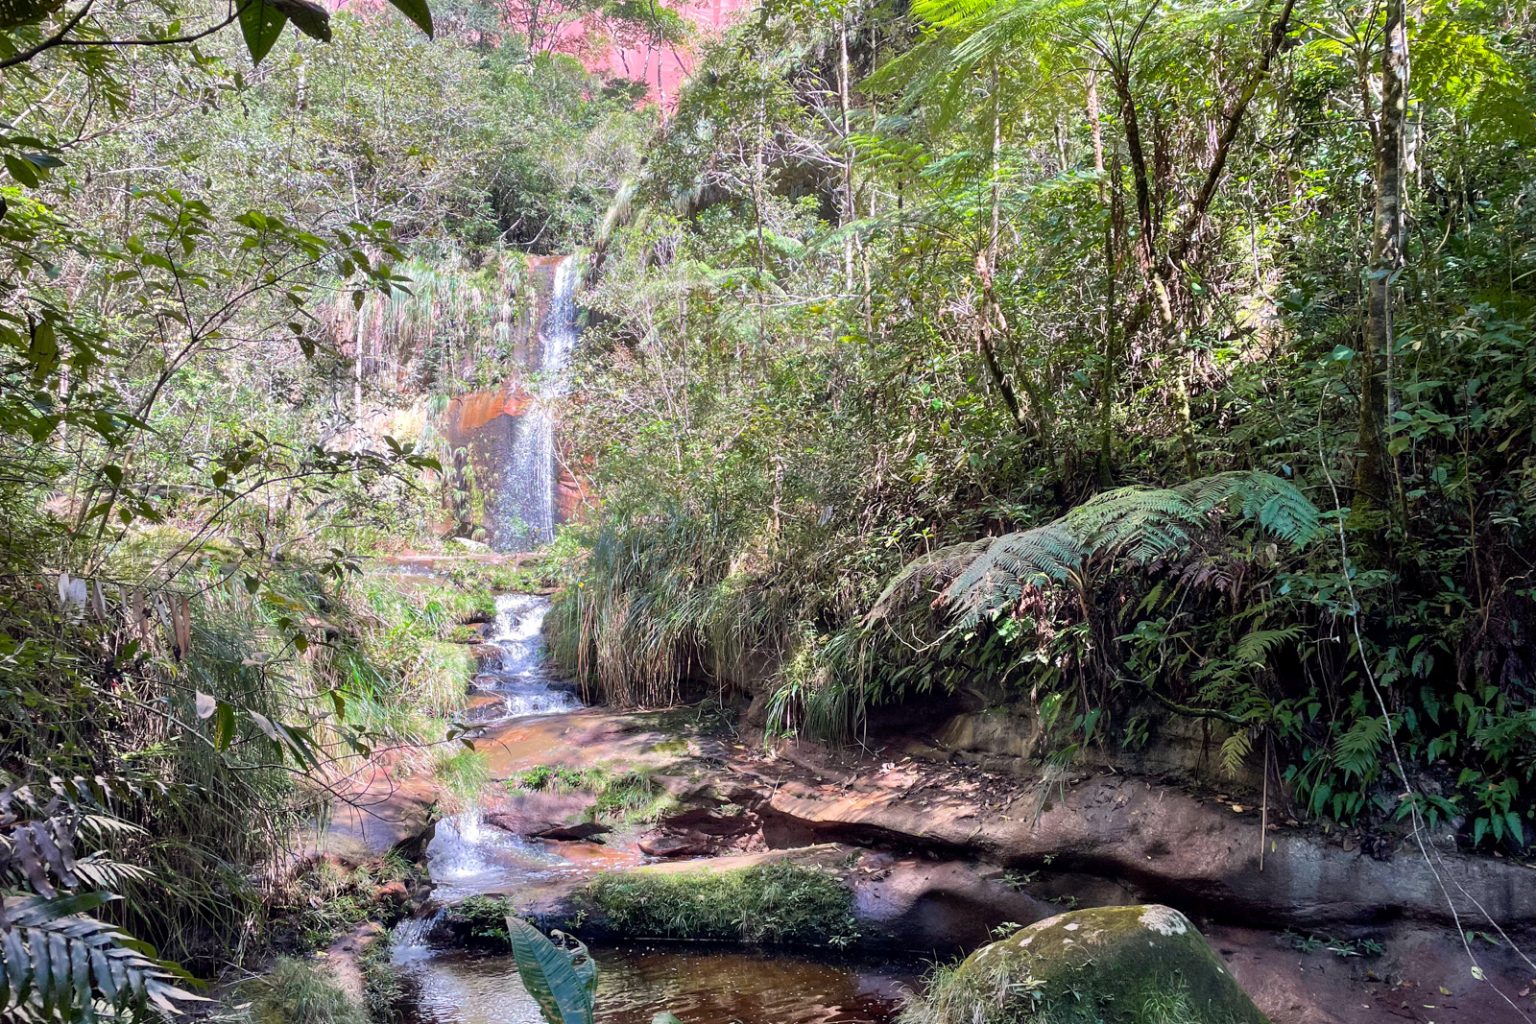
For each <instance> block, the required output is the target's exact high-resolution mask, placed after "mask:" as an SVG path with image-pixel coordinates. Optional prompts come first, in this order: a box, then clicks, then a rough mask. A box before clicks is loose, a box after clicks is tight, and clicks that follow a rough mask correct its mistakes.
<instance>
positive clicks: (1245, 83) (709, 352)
mask: <svg viewBox="0 0 1536 1024" xmlns="http://www.w3.org/2000/svg"><path fill="white" fill-rule="evenodd" d="M1409 13H1411V19H1410V18H1409V17H1408V15H1409ZM1530 40H1531V25H1530V23H1529V21H1528V20H1527V12H1525V11H1524V9H1523V8H1517V7H1514V6H1510V5H1504V4H1498V3H1482V2H1477V3H1428V4H1424V5H1419V6H1415V7H1414V8H1412V10H1411V12H1408V11H1405V9H1404V7H1403V5H1401V4H1393V3H1388V4H1385V5H1382V4H1343V5H1340V4H1332V5H1323V4H1313V3H1307V2H1304V0H1296V2H1289V0H1286V2H1282V0H1269V2H1262V0H1261V2H1253V3H1235V2H1196V3H1181V4H1174V5H1166V4H1165V5H1157V4H1144V3H1128V2H1119V0H1111V2H1108V3H1080V2H1075V0H916V2H914V3H912V5H911V7H910V10H908V9H906V8H904V7H902V6H895V7H893V6H890V5H887V4H883V3H861V2H850V3H838V4H806V3H798V2H795V0H780V2H774V3H769V4H767V5H765V8H764V10H763V12H762V14H761V16H760V17H759V18H757V19H756V20H755V21H754V22H753V23H752V24H750V25H747V26H744V27H742V28H741V29H739V30H738V31H736V32H735V33H734V34H732V35H731V36H730V37H729V38H727V39H725V40H723V41H722V42H721V43H720V44H719V45H717V46H715V47H714V48H712V49H711V50H710V51H709V52H708V54H707V56H706V58H705V60H704V63H703V66H702V68H701V70H700V72H699V73H698V74H697V75H696V77H695V80H694V82H693V84H692V86H691V88H690V89H689V90H688V92H687V93H686V94H685V95H684V96H683V97H682V100H681V103H680V105H679V108H678V110H677V114H676V117H675V118H674V119H673V120H672V121H671V122H670V123H669V124H668V125H667V126H666V129H665V130H664V131H663V132H662V133H661V134H660V135H659V137H658V139H657V143H656V146H655V147H654V149H653V150H652V152H651V155H650V158H649V160H648V161H647V163H646V165H645V167H644V169H643V172H642V173H641V174H640V175H639V176H638V178H637V180H636V181H635V183H634V184H633V186H632V187H631V188H630V189H629V190H627V191H626V192H625V193H624V194H623V195H622V196H621V200H622V202H621V203H620V204H619V205H617V206H616V207H615V209H614V210H613V211H612V212H611V215H610V218H609V221H608V224H607V227H608V228H609V229H610V230H607V231H605V232H603V233H602V234H600V236H599V238H598V239H597V240H596V262H597V264H598V268H599V269H598V273H597V280H596V285H595V287H594V288H593V289H592V291H591V294H590V296H589V298H588V301H589V303H590V305H591V307H592V308H593V310H594V311H595V313H596V314H597V316H596V317H595V318H594V319H595V324H594V327H593V329H592V330H590V331H589V332H588V339H589V346H588V363H587V369H586V377H585V380H584V388H583V390H582V391H581V394H580V396H579V401H580V406H579V414H572V415H570V416H568V420H569V421H571V422H573V423H575V424H576V425H577V431H578V433H577V436H576V437H575V438H574V440H573V447H574V448H575V449H576V450H577V451H578V452H579V453H580V455H581V457H582V458H584V459H585V460H586V465H587V466H588V468H589V471H590V473H591V474H592V476H593V479H594V481H595V484H596V489H597V491H598V492H599V493H601V494H602V496H603V499H604V505H603V508H602V512H601V515H600V516H598V517H597V518H596V520H595V521H593V522H591V523H590V524H588V525H587V526H586V527H584V528H583V533H582V541H583V546H584V550H583V552H582V553H581V555H580V557H579V558H578V559H576V560H575V561H574V562H573V563H572V568H571V570H570V574H571V582H572V584H573V585H572V586H570V587H568V588H567V590H566V591H565V592H564V595H563V596H562V598H561V604H560V607H559V609H558V612H559V615H558V620H559V624H560V628H561V637H560V639H561V650H562V655H563V657H565V658H566V659H567V660H568V661H569V662H570V663H571V664H572V665H573V666H574V667H575V668H577V669H578V670H579V671H581V672H582V673H583V674H584V675H585V676H586V677H587V678H588V679H589V680H590V681H591V682H592V683H594V684H595V685H597V686H599V687H601V689H602V690H603V692H605V693H607V694H608V695H609V696H610V697H611V698H612V699H615V700H619V701H624V702H639V701H647V700H667V699H672V698H674V697H675V696H676V695H677V693H678V692H679V690H680V687H682V686H683V685H684V684H686V683H688V682H690V681H697V680H701V679H703V680H713V681H715V682H716V683H718V684H720V685H732V684H734V685H737V686H741V687H743V688H746V689H748V690H750V691H754V692H758V691H759V690H760V687H759V686H758V684H757V681H758V680H761V679H765V678H766V679H768V680H769V681H770V689H771V690H772V691H773V692H772V694H771V697H770V699H769V701H768V705H767V710H768V712H769V719H768V721H769V725H770V727H771V728H776V729H779V730H788V731H797V732H801V733H806V732H809V733H814V734H821V735H843V736H847V735H850V734H854V733H856V732H857V731H858V730H859V729H860V728H861V723H863V722H864V721H865V717H864V716H865V711H866V709H867V708H868V707H870V706H872V705H875V704H880V703H889V702H899V701H905V700H911V699H914V698H925V697H926V698H929V699H935V698H937V699H949V698H948V697H947V695H950V694H957V693H959V691H961V690H971V691H974V692H979V695H980V698H981V699H982V700H984V701H986V702H989V703H991V704H995V705H1003V706H1007V707H1010V708H1012V709H1014V710H1015V711H1016V712H1017V713H1019V714H1023V715H1028V716H1034V717H1038V718H1039V719H1040V720H1041V721H1042V722H1043V723H1044V724H1045V725H1046V726H1047V727H1048V729H1049V730H1050V732H1051V734H1052V735H1054V736H1055V737H1056V744H1055V747H1056V751H1057V754H1058V756H1062V757H1070V756H1071V753H1072V751H1073V750H1074V749H1077V748H1078V747H1079V746H1081V745H1083V744H1096V745H1101V746H1104V747H1108V748H1110V749H1114V748H1117V747H1119V746H1122V745H1128V746H1132V747H1134V746H1137V745H1140V744H1142V743H1145V742H1146V741H1147V738H1148V736H1149V732H1150V731H1151V730H1155V729H1156V727H1157V723H1158V722H1159V721H1161V720H1164V719H1165V718H1166V717H1167V716H1169V715H1179V716H1194V717H1196V718H1199V719H1201V720H1203V721H1205V722H1208V723H1210V726H1211V728H1212V729H1213V732H1214V734H1215V736H1216V738H1217V739H1219V740H1222V748H1221V751H1222V759H1223V760H1224V761H1225V762H1226V763H1227V765H1228V767H1229V768H1231V769H1233V770H1236V769H1237V768H1239V767H1240V766H1241V765H1243V764H1244V763H1245V762H1250V761H1251V762H1252V763H1253V765H1254V767H1255V768H1256V769H1257V770H1259V771H1262V772H1266V773H1268V774H1269V775H1270V776H1271V777H1272V781H1273V783H1274V785H1273V786H1272V787H1271V789H1272V792H1275V793H1281V792H1283V793H1285V794H1286V797H1287V799H1288V800H1289V801H1290V802H1291V803H1292V804H1293V805H1294V809H1295V811H1296V813H1298V814H1310V815H1316V816H1320V817H1323V818H1327V819H1333V820H1337V821H1343V822H1354V821H1361V822H1367V823H1371V822H1374V823H1380V822H1383V821H1387V822H1390V821H1391V820H1392V819H1394V818H1396V819H1401V820H1404V821H1407V820H1413V821H1420V820H1424V821H1427V822H1428V823H1430V824H1432V825H1440V824H1444V823H1449V824H1450V825H1452V826H1453V827H1454V828H1455V829H1457V830H1458V831H1459V834H1460V837H1461V839H1462V841H1463V842H1464V843H1466V844H1468V845H1472V846H1481V847H1484V848H1493V847H1495V846H1503V847H1505V848H1506V849H1520V848H1522V847H1524V845H1525V844H1526V842H1527V841H1528V840H1530V839H1532V838H1533V821H1532V818H1531V813H1532V811H1531V808H1532V806H1533V804H1536V800H1533V796H1536V690H1533V678H1532V670H1533V647H1532V639H1531V630H1532V628H1533V626H1536V616H1533V611H1536V607H1533V604H1532V589H1531V579H1530V574H1531V569H1532V563H1531V560H1530V552H1531V551H1532V550H1533V543H1532V542H1533V536H1532V525H1533V523H1532V520H1531V512H1530V510H1531V508H1532V498H1533V497H1536V458H1533V454H1536V448H1533V443H1532V442H1533V428H1536V410H1533V407H1532V405H1531V403H1530V399H1529V394H1530V390H1531V385H1532V382H1533V380H1536V365H1533V362H1532V359H1533V356H1532V352H1533V351H1536V350H1533V348H1532V346H1531V336H1530V328H1531V309H1532V297H1533V295H1532V290H1531V289H1532V283H1533V281H1536V276H1533V275H1532V261H1533V259H1536V250H1533V249H1532V247H1531V244H1530V239H1531V238H1532V237H1536V236H1533V231H1532V229H1533V227H1536V225H1533V224H1532V223H1531V204H1530V202H1529V191H1530V187H1531V182H1532V180H1533V179H1532V173H1531V172H1532V167H1531V163H1530V160H1531V157H1530V154H1531V152H1532V149H1531V142H1532V140H1533V127H1536V126H1533V123H1532V120H1531V115H1530V109H1531V104H1530V100H1531V99H1532V85H1533V81H1536V80H1533V78H1532V72H1533V70H1536V68H1533V65H1532V59H1533V57H1536V52H1533V50H1532V48H1531V43H1530ZM1410 55H1411V61H1410V59H1409V56H1410ZM1410 64H1411V74H1410V73H1409V67H1410ZM1213 488H1214V490H1213ZM1202 494H1203V495H1205V497H1204V498H1200V497H1198V495H1202ZM1191 499H1192V500H1193V505H1191V504H1190V500H1191ZM1223 510H1224V511H1225V512H1226V513H1227V514H1226V515H1224V516H1218V514H1217V513H1218V512H1220V511H1223ZM1095 515H1098V517H1099V518H1100V519H1101V520H1103V521H1102V522H1100V523H1099V524H1098V525H1097V527H1095V528H1094V529H1090V530H1088V531H1087V532H1083V531H1082V530H1078V531H1076V532H1073V531H1071V530H1069V531H1067V532H1068V533H1070V534H1071V535H1070V536H1062V535H1061V532H1062V531H1061V530H1060V529H1058V526H1059V525H1060V524H1073V523H1076V524H1078V525H1079V526H1081V525H1082V524H1083V520H1084V518H1085V516H1086V517H1089V518H1092V517H1093V516H1095ZM1052 524H1057V525H1052ZM1106 525H1108V526H1111V527H1112V528H1111V529H1109V530H1108V532H1107V533H1106V532H1104V528H1105V526H1106ZM988 538H995V539H992V540H990V541H989V540H988ZM1010 538H1012V539H1010ZM1052 543H1056V544H1057V546H1056V547H1054V548H1053V547H1052V546H1051V544H1052ZM952 545H957V546H956V547H951V546H952ZM1042 545H1043V546H1042ZM983 551H985V552H986V553H985V554H982V552H983ZM956 558H959V559H961V561H960V562H959V563H956V561H955V560H956ZM914 559H917V561H916V562H914V561H913V560H914ZM908 563H911V565H910V566H908V567H907V568H906V569H905V571H903V566H907V565H908ZM967 565H968V566H970V567H971V568H970V570H969V571H968V572H966V571H965V569H964V567H965V566H967ZM893 583H894V584H898V585H896V586H893ZM968 699H974V698H968ZM1398 758H1401V762H1402V763H1401V769H1402V770H1403V771H1406V773H1407V778H1406V779H1404V778H1401V777H1400V774H1401V773H1400V771H1399V764H1398ZM1405 794H1406V795H1405Z"/></svg>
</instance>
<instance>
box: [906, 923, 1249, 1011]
mask: <svg viewBox="0 0 1536 1024" xmlns="http://www.w3.org/2000/svg"><path fill="white" fill-rule="evenodd" d="M903 1020H904V1024H1265V1018H1264V1015H1263V1014H1261V1013H1260V1012H1259V1011H1258V1008H1257V1007H1255V1006H1254V1005H1253V1002H1252V1001H1251V1000H1250V999H1249V998H1248V997H1247V996H1246V995H1245V994H1244V993H1243V990H1242V989H1240V988H1238V986H1237V982H1235V981H1234V980H1233V979H1232V976H1231V974H1229V973H1228V972H1227V969H1226V968H1225V967H1223V966H1222V964H1221V961H1220V960H1219V959H1217V957H1216V954H1215V953H1213V952H1212V951H1211V948H1210V946H1208V945H1206V942H1205V939H1204V937H1202V936H1201V934H1200V933H1199V932H1198V931H1197V930H1196V929H1195V926H1194V925H1193V924H1191V923H1190V922H1189V919H1188V918H1186V917H1185V916H1184V915H1183V914H1181V913H1179V912H1178V911H1177V910H1173V909H1172V908H1170V907H1162V906H1155V905H1152V906H1133V907H1096V908H1093V909H1090V910H1074V911H1072V912H1070V913H1066V914H1060V915H1058V916H1056V917H1052V918H1047V919H1046V920H1044V921H1040V922H1038V923H1037V924H1033V925H1030V926H1029V927H1028V928H1025V929H1022V930H1021V931H1019V932H1017V933H1015V934H1014V935H1012V936H1010V937H1009V938H1007V939H1004V940H1002V941H1000V942H994V943H992V944H991V945H989V946H983V947H982V948H981V949H979V950H977V951H976V952H975V953H973V954H971V955H970V956H969V957H967V958H966V959H965V960H964V961H962V962H961V963H960V964H959V965H958V966H956V967H952V968H948V969H944V970H941V971H939V972H937V973H936V974H935V976H934V978H933V979H932V981H931V983H930V984H929V987H928V992H927V994H926V995H925V996H923V997H921V998H918V999H915V1000H914V1001H913V1002H912V1004H911V1005H910V1006H909V1007H908V1009H907V1012H906V1014H905V1015H904V1018H903Z"/></svg>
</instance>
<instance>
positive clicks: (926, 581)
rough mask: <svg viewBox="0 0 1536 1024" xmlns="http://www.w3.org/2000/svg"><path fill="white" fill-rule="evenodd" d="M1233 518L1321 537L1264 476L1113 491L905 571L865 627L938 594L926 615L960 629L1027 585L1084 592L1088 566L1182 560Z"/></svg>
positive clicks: (1306, 514) (1284, 534)
mask: <svg viewBox="0 0 1536 1024" xmlns="http://www.w3.org/2000/svg"><path fill="white" fill-rule="evenodd" d="M1233 512H1235V513H1236V514H1237V516H1238V517H1239V518H1241V519H1243V520H1245V521H1248V522H1250V523H1252V524H1253V525H1255V526H1257V527H1258V528H1259V530H1261V531H1262V532H1264V533H1265V534H1267V535H1269V536H1271V537H1273V538H1275V539H1276V540H1280V541H1284V542H1288V543H1291V544H1293V545H1297V546H1300V545H1303V544H1306V543H1308V542H1309V541H1311V540H1313V539H1315V538H1316V537H1317V536H1318V534H1319V531H1320V528H1321V519H1322V515H1321V513H1320V512H1319V511H1318V509H1317V507H1316V506H1315V505H1313V504H1312V503H1311V502H1310V501H1308V500H1307V498H1306V496H1305V495H1303V494H1302V493H1301V491H1300V490H1298V489H1297V488H1296V486H1295V485H1294V484H1292V483H1290V482H1288V481H1285V480H1281V479H1280V478H1279V477H1276V476H1272V475H1271V474H1268V473H1260V472H1234V473H1222V474H1218V475H1216V476H1212V477H1204V478H1202V479H1199V480H1195V481H1192V482H1190V483H1187V484H1183V485H1181V486H1179V487H1174V488H1153V487H1121V488H1118V489H1116V490H1112V491H1105V492H1104V493H1103V494H1100V495H1097V496H1095V497H1093V498H1091V499H1089V500H1088V501H1086V502H1084V503H1083V504H1081V505H1079V506H1077V507H1076V508H1074V509H1072V510H1071V511H1070V512H1068V513H1067V514H1066V515H1064V516H1062V517H1061V518H1060V519H1057V520H1055V521H1054V522H1051V523H1048V524H1046V525H1044V526H1038V527H1035V528H1034V529H1030V530H1022V531H1019V532H1016V533H1007V534H1003V535H1002V536H1000V537H995V538H991V539H984V540H979V541H972V542H970V543H968V544H957V545H953V546H951V547H947V548H942V549H940V550H938V551H935V552H932V553H930V554H927V555H924V556H922V557H921V558H918V559H915V560H913V561H912V562H909V563H908V564H907V565H906V566H905V567H904V568H903V569H902V570H901V571H900V572H899V573H897V574H896V576H895V577H893V578H892V580H891V582H890V583H889V584H888V585H887V586H886V588H885V590H884V591H883V592H882V593H881V595H880V597H879V599H878V600H877V601H876V602H875V605H874V607H873V609H872V610H871V612H870V614H869V616H868V617H867V619H866V622H871V623H872V622H875V621H878V620H880V619H884V618H888V617H890V616H891V615H892V614H894V613H896V612H897V611H899V610H900V609H901V608H903V607H906V606H910V605H911V604H912V603H913V602H914V601H915V600H916V599H917V598H918V597H919V596H920V595H923V594H935V590H937V593H936V594H935V597H934V600H933V604H934V606H935V607H938V608H943V609H945V610H947V611H948V612H949V613H950V614H951V615H952V616H954V618H955V619H956V621H957V623H958V625H959V626H960V627H961V628H968V627H969V626H973V625H975V624H976V623H977V622H978V621H980V620H982V619H984V618H986V617H987V616H989V615H994V614H996V613H998V612H999V611H1001V610H1002V609H1004V608H1006V607H1007V606H1008V605H1010V604H1011V603H1012V602H1014V601H1017V600H1018V598H1019V597H1020V595H1021V594H1022V593H1023V591H1024V588H1025V587H1027V586H1030V585H1041V584H1072V585H1074V586H1085V585H1086V584H1087V581H1088V578H1089V576H1090V570H1091V567H1092V563H1093V562H1094V561H1095V560H1099V561H1110V562H1113V561H1119V560H1123V561H1125V562H1128V563H1130V564H1132V565H1138V566H1145V565H1148V564H1150V563H1152V562H1155V561H1159V560H1164V559H1167V558H1170V557H1172V556H1175V555H1178V554H1182V553H1185V552H1187V551H1189V550H1190V548H1191V547H1192V546H1193V544H1194V539H1195V538H1196V536H1198V535H1203V534H1207V533H1212V532H1214V530H1215V528H1216V527H1217V526H1218V525H1220V522H1221V520H1222V518H1223V515H1224V514H1227V515H1230V514H1231V513H1233ZM940 584H943V586H942V589H938V586H939V585H940ZM1282 632H1283V631H1282ZM1284 639H1285V637H1284V636H1279V635H1273V636H1264V635H1259V636H1253V637H1252V639H1251V640H1250V641H1249V643H1250V644H1251V645H1257V646H1256V647H1255V648H1254V649H1255V650H1256V651H1257V654H1260V655H1262V654H1267V653H1268V650H1269V649H1270V648H1272V647H1273V645H1274V644H1277V643H1279V642H1280V641H1282V640H1284ZM1266 645H1268V646H1266Z"/></svg>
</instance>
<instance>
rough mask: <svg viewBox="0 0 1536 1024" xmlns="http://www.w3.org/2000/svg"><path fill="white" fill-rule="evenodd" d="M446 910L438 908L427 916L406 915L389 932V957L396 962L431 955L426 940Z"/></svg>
mask: <svg viewBox="0 0 1536 1024" xmlns="http://www.w3.org/2000/svg"><path fill="white" fill-rule="evenodd" d="M447 913H448V912H447V911H446V910H441V909H440V910H438V911H436V912H435V913H433V914H430V915H429V916H427V917H408V918H405V919H404V920H402V921H400V922H399V923H398V924H396V925H395V927H394V928H393V929H391V930H390V933H389V958H390V959H391V960H392V961H394V962H395V963H397V964H405V963H415V962H416V961H418V960H425V959H427V958H428V957H430V956H432V955H433V951H432V946H431V945H430V943H429V942H428V940H429V939H430V938H431V936H432V932H433V931H435V930H436V929H437V926H438V925H439V924H441V923H442V920H443V917H444V915H445V914H447Z"/></svg>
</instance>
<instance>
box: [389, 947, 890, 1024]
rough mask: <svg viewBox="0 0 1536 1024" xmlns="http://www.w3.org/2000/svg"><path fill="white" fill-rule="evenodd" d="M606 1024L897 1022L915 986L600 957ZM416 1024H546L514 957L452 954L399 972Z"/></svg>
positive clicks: (813, 963)
mask: <svg viewBox="0 0 1536 1024" xmlns="http://www.w3.org/2000/svg"><path fill="white" fill-rule="evenodd" d="M595 956H596V957H597V961H598V964H599V968H600V970H599V981H598V997H597V1019H598V1021H599V1024H650V1020H651V1018H652V1017H653V1016H654V1015H655V1014H657V1013H658V1012H660V1011H662V1010H668V1011H671V1012H672V1013H675V1014H677V1016H678V1017H680V1018H681V1019H682V1020H683V1022H684V1024H889V1022H890V1021H893V1020H894V1019H895V1016H896V1010H897V1007H898V1005H899V1002H900V995H901V991H902V988H903V985H905V984H910V983H911V981H912V979H911V978H910V977H908V976H905V975H898V974H897V973H894V972H893V971H892V970H890V969H888V968H884V967H872V966H865V965H859V964H856V963H835V962H829V960H830V958H829V957H817V958H815V959H811V958H806V957H800V956H790V955H787V954H769V953H761V952H746V951H740V950H715V949H699V948H694V947H676V946H671V947H649V948H629V949H601V950H596V951H595ZM400 966H401V968H402V969H403V970H404V972H405V974H406V976H407V977H408V978H409V979H410V980H411V981H412V982H413V987H414V988H415V989H416V999H415V1006H414V1013H412V1014H411V1015H410V1016H411V1017H413V1018H414V1021H415V1022H416V1024H542V1019H541V1018H540V1017H539V1011H538V1006H537V1005H536V1004H535V1003H534V1001H533V999H532V998H531V997H530V996H529V995H528V994H527V992H526V991H524V989H523V986H522V983H521V982H520V981H519V980H518V977H517V967H516V965H515V964H514V963H513V961H512V958H511V957H510V956H475V955H471V954H466V953H451V954H443V955H441V956H434V957H432V958H430V959H425V960H416V961H414V962H409V963H404V964H401V965H400Z"/></svg>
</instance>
